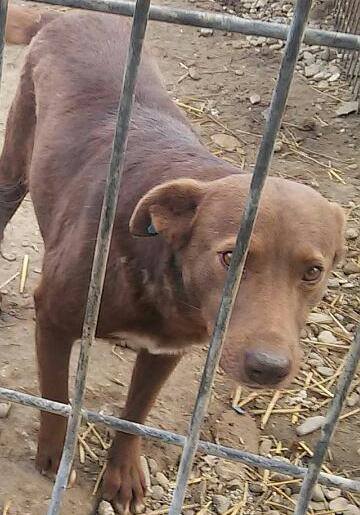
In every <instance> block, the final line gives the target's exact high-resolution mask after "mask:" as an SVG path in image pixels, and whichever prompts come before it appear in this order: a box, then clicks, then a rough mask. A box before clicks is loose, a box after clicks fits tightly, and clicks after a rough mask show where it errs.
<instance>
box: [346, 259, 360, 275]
mask: <svg viewBox="0 0 360 515" xmlns="http://www.w3.org/2000/svg"><path fill="white" fill-rule="evenodd" d="M343 271H344V274H346V275H351V274H360V265H358V264H357V263H354V261H348V262H347V263H345V265H344V266H343Z"/></svg>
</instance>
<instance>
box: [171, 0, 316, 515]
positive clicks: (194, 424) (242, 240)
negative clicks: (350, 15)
mask: <svg viewBox="0 0 360 515" xmlns="http://www.w3.org/2000/svg"><path fill="white" fill-rule="evenodd" d="M311 3H312V0H298V1H297V4H296V8H295V13H294V18H293V21H292V24H291V27H290V30H289V36H288V40H287V44H286V49H285V54H284V57H283V60H282V63H281V67H280V72H279V77H278V81H277V84H276V86H275V90H274V93H273V96H272V100H271V106H270V115H269V119H268V121H267V123H266V126H265V132H264V136H263V138H262V140H261V144H260V148H259V152H258V155H257V160H256V164H255V169H254V173H253V177H252V181H251V185H250V191H249V196H248V199H247V203H246V207H245V211H244V215H243V218H242V221H241V225H240V230H239V233H238V236H237V241H236V246H235V249H234V251H233V255H232V260H231V265H230V269H229V273H228V276H227V280H226V283H225V287H224V291H223V295H222V299H221V304H220V308H219V312H218V316H217V320H216V323H215V329H214V332H213V335H212V338H211V343H210V348H209V351H208V355H207V359H206V364H205V367H204V371H203V375H202V379H201V383H200V387H199V391H198V395H197V399H196V403H195V407H194V411H193V414H192V418H191V422H190V431H189V436H188V438H187V440H186V443H185V446H184V450H183V454H182V457H181V462H180V466H179V471H178V477H177V483H176V487H175V490H174V494H173V499H172V502H171V506H170V509H169V515H179V514H180V513H181V509H182V505H183V502H184V498H185V490H186V485H187V481H188V478H189V474H190V471H191V468H192V463H193V459H194V456H195V453H196V450H197V446H198V442H199V435H200V428H201V424H202V422H203V418H204V415H205V413H206V410H207V406H208V402H209V398H210V393H211V388H212V384H213V380H214V375H215V372H216V368H217V366H218V362H219V358H220V353H221V348H222V345H223V343H224V341H225V337H226V333H227V329H228V325H229V321H230V317H231V313H232V309H233V306H234V302H235V298H236V294H237V291H238V289H239V285H240V280H241V276H242V272H243V269H244V264H245V260H246V255H247V251H248V247H249V242H250V237H251V233H252V230H253V226H254V223H255V220H256V215H257V211H258V206H259V201H260V196H261V192H262V189H263V186H264V183H265V179H266V177H267V174H268V170H269V166H270V162H271V158H272V155H273V151H274V144H275V141H276V136H277V133H278V131H279V128H280V124H281V120H282V116H283V113H284V111H285V106H286V101H287V97H288V93H289V89H290V85H291V81H292V78H293V74H294V70H295V65H296V61H297V58H298V54H299V49H300V45H301V42H302V39H303V35H304V30H305V27H306V22H307V19H308V15H309V11H310V8H311Z"/></svg>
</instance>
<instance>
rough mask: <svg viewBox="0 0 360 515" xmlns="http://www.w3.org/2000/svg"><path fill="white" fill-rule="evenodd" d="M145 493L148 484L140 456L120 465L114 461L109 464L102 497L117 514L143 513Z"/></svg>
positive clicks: (123, 461)
mask: <svg viewBox="0 0 360 515" xmlns="http://www.w3.org/2000/svg"><path fill="white" fill-rule="evenodd" d="M145 493H146V483H145V477H144V472H143V470H142V467H141V462H140V458H139V456H132V457H131V458H130V457H128V458H127V459H126V460H122V461H121V462H119V463H114V462H113V461H112V460H111V461H110V462H109V463H108V465H107V468H106V471H105V474H104V479H103V488H102V497H103V499H105V500H107V501H110V502H111V504H112V505H113V507H114V510H115V511H116V513H120V514H121V515H129V514H130V513H142V512H143V507H144V504H143V499H144V496H145Z"/></svg>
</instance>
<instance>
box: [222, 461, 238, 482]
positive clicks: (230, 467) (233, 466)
mask: <svg viewBox="0 0 360 515" xmlns="http://www.w3.org/2000/svg"><path fill="white" fill-rule="evenodd" d="M215 472H216V474H217V475H218V478H219V479H220V481H223V482H227V481H231V480H232V479H239V478H242V467H241V465H240V463H236V462H232V461H226V460H221V461H219V463H217V464H216V466H215Z"/></svg>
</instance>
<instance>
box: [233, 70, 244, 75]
mask: <svg viewBox="0 0 360 515" xmlns="http://www.w3.org/2000/svg"><path fill="white" fill-rule="evenodd" d="M234 73H235V75H236V76H237V77H242V76H243V75H244V73H245V72H244V70H235V72H234Z"/></svg>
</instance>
